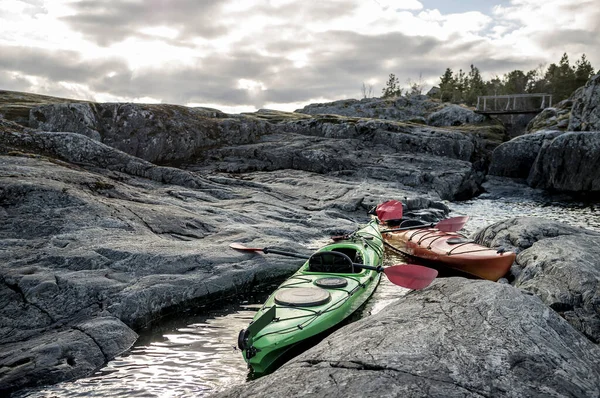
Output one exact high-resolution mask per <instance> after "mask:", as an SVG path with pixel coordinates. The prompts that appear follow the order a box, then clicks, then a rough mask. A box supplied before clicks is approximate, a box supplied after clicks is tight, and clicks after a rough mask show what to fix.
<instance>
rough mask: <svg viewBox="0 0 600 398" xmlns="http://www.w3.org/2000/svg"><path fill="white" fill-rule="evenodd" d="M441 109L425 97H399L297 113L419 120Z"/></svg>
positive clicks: (352, 101)
mask: <svg viewBox="0 0 600 398" xmlns="http://www.w3.org/2000/svg"><path fill="white" fill-rule="evenodd" d="M439 107H440V103H438V102H435V101H431V100H429V99H428V98H427V97H425V96H415V97H409V98H407V97H398V98H394V99H383V98H363V99H362V100H360V101H359V100H355V99H347V100H339V101H334V102H327V103H318V104H310V105H307V106H305V107H304V108H302V109H297V110H296V112H298V113H304V114H307V115H342V116H354V117H361V118H372V119H390V120H404V121H408V120H411V119H419V120H420V118H423V117H426V116H427V115H428V114H429V113H431V112H433V111H434V110H435V109H437V108H439Z"/></svg>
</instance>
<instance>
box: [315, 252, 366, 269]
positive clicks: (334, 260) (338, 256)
mask: <svg viewBox="0 0 600 398" xmlns="http://www.w3.org/2000/svg"><path fill="white" fill-rule="evenodd" d="M308 270H309V271H310V272H335V273H348V274H350V273H354V272H355V271H354V265H353V264H352V259H351V258H350V257H348V255H346V254H344V253H341V252H339V251H323V252H317V253H315V254H313V255H312V256H310V258H309V259H308Z"/></svg>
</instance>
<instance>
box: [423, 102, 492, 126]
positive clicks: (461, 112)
mask: <svg viewBox="0 0 600 398" xmlns="http://www.w3.org/2000/svg"><path fill="white" fill-rule="evenodd" d="M484 121H485V116H483V115H479V114H477V113H475V112H473V111H472V110H470V109H467V108H463V107H462V106H459V105H448V106H446V107H444V108H442V109H441V110H439V111H437V112H434V113H432V114H431V115H429V116H428V117H427V124H429V125H430V126H438V127H442V126H461V125H463V124H476V123H482V122H484Z"/></svg>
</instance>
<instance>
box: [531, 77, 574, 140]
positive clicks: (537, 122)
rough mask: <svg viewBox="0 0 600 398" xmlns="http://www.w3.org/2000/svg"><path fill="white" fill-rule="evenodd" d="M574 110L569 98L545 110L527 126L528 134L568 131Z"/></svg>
mask: <svg viewBox="0 0 600 398" xmlns="http://www.w3.org/2000/svg"><path fill="white" fill-rule="evenodd" d="M580 90H581V88H580V89H578V90H577V91H576V92H575V93H574V94H573V97H575V96H577V95H578V93H579V91H580ZM572 108H573V99H571V98H568V99H566V100H563V101H561V102H559V103H558V104H556V105H555V106H553V107H550V108H546V109H544V110H543V111H542V112H540V113H539V114H537V115H536V116H535V118H533V119H532V120H531V121H530V122H529V123H528V124H527V128H526V130H527V132H528V133H534V132H536V131H540V130H560V131H565V130H567V128H568V126H569V118H570V116H571V109H572Z"/></svg>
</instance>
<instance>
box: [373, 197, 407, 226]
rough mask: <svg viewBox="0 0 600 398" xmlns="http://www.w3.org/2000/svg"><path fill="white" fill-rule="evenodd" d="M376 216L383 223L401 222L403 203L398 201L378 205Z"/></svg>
mask: <svg viewBox="0 0 600 398" xmlns="http://www.w3.org/2000/svg"><path fill="white" fill-rule="evenodd" d="M375 214H377V218H378V219H379V220H381V221H389V220H400V219H401V218H402V203H401V202H399V201H397V200H388V201H387V202H383V203H381V204H379V205H377V208H376V209H375Z"/></svg>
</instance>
